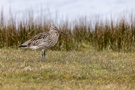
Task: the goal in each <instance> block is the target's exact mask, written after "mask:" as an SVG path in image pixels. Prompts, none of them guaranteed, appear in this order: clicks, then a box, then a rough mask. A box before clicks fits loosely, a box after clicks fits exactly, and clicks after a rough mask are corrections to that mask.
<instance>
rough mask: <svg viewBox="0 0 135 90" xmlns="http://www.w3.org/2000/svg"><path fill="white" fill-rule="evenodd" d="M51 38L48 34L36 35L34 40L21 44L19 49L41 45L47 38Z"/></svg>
mask: <svg viewBox="0 0 135 90" xmlns="http://www.w3.org/2000/svg"><path fill="white" fill-rule="evenodd" d="M48 36H49V33H48V32H43V33H39V34H37V35H35V36H34V37H33V38H31V39H29V40H27V41H26V42H24V43H23V44H21V45H20V46H19V47H28V46H31V45H38V44H40V43H41V42H42V41H43V40H44V41H46V40H47V39H46V38H47V37H48Z"/></svg>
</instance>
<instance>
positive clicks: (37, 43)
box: [19, 26, 63, 59]
mask: <svg viewBox="0 0 135 90" xmlns="http://www.w3.org/2000/svg"><path fill="white" fill-rule="evenodd" d="M59 32H61V31H60V30H58V29H57V27H55V26H51V28H50V30H49V32H43V33H39V34H37V35H36V36H34V37H33V38H31V39H30V40H28V41H26V42H24V43H23V44H21V45H20V46H19V47H24V48H30V49H42V54H44V55H43V56H44V58H43V57H42V59H45V50H44V49H47V48H51V47H53V46H55V45H56V43H57V41H58V38H59ZM62 33H63V32H62Z"/></svg>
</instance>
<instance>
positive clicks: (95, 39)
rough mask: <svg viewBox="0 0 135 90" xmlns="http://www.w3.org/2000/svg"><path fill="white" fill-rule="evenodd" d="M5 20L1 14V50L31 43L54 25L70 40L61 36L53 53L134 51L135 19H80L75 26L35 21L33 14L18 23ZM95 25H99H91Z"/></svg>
mask: <svg viewBox="0 0 135 90" xmlns="http://www.w3.org/2000/svg"><path fill="white" fill-rule="evenodd" d="M10 16H11V17H10V18H6V17H5V16H4V13H3V12H2V11H1V13H0V48H3V47H13V48H18V45H19V44H21V43H23V42H24V41H26V40H28V39H30V38H31V37H33V36H34V35H36V34H38V33H40V32H44V31H48V30H49V27H50V25H51V24H54V25H57V27H58V28H60V29H61V30H63V31H64V32H65V33H66V34H67V36H62V35H60V38H59V41H58V43H57V45H56V47H54V48H52V49H53V50H67V51H68V50H81V49H83V48H88V49H90V47H91V46H93V47H94V48H95V49H97V50H106V49H109V50H113V51H126V52H127V51H130V52H131V51H135V48H134V46H135V18H134V17H133V16H134V15H132V17H130V19H129V20H127V19H126V18H123V17H121V18H119V19H118V20H117V21H114V20H113V19H112V20H106V21H102V20H97V21H94V20H87V19H86V18H85V19H78V20H75V21H74V22H69V21H68V20H66V21H65V22H61V24H57V23H55V20H53V19H51V20H50V19H47V16H46V17H44V16H42V15H41V16H39V17H40V18H34V17H33V16H32V14H30V15H28V17H27V19H26V18H24V19H22V20H20V21H17V20H16V18H15V17H14V16H13V15H10ZM92 22H96V23H92Z"/></svg>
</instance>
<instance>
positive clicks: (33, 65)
mask: <svg viewBox="0 0 135 90" xmlns="http://www.w3.org/2000/svg"><path fill="white" fill-rule="evenodd" d="M40 54H41V52H40V51H32V50H21V49H11V48H3V49H0V89H1V90H24V89H26V90H31V89H32V90H50V89H52V90H90V89H91V90H134V89H135V86H134V84H135V53H134V52H130V53H124V52H114V51H110V50H105V51H102V52H99V51H96V50H94V48H92V47H89V48H87V49H82V50H81V51H74V50H73V51H52V50H49V51H47V55H46V58H47V60H46V62H45V63H43V62H40V59H41V55H40Z"/></svg>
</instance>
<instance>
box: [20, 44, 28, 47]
mask: <svg viewBox="0 0 135 90" xmlns="http://www.w3.org/2000/svg"><path fill="white" fill-rule="evenodd" d="M19 47H20V48H21V47H22V48H23V47H24V48H26V47H27V45H23V44H22V45H19Z"/></svg>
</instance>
